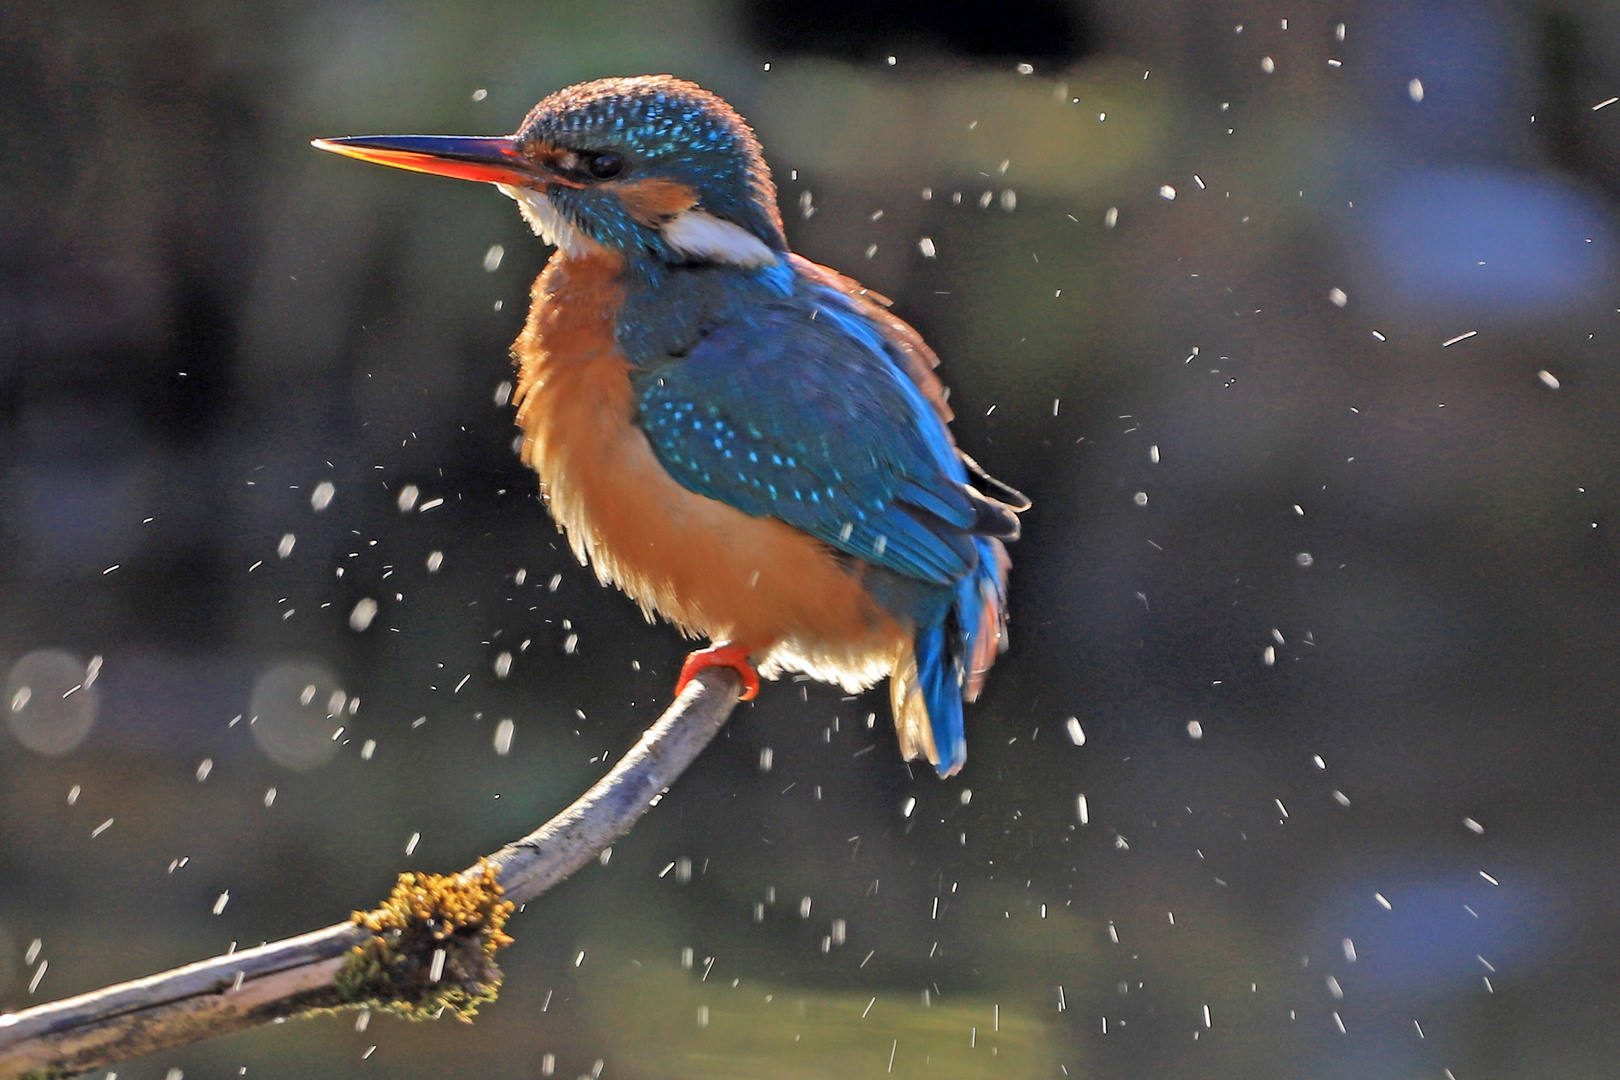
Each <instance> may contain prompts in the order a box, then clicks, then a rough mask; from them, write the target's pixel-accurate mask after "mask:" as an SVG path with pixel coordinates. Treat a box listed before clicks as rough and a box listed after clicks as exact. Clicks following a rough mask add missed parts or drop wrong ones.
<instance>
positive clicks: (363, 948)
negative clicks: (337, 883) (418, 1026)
mask: <svg viewBox="0 0 1620 1080" xmlns="http://www.w3.org/2000/svg"><path fill="white" fill-rule="evenodd" d="M478 865H479V869H478V872H477V873H469V874H467V875H461V874H401V875H400V876H399V881H398V882H397V883H396V884H395V885H394V891H393V893H392V894H391V895H390V896H389V897H388V899H387V900H385V901H383V904H382V906H381V907H379V908H377V909H376V910H375V911H357V912H355V913H354V915H353V916H351V920H352V921H353V922H355V923H357V924H358V925H360V926H363V927H365V928H366V929H367V930H370V931H371V933H372V937H371V938H369V939H368V940H367V941H366V942H365V943H363V944H361V945H357V946H355V947H354V949H353V950H352V951H351V952H350V954H349V958H348V960H347V961H345V962H344V965H343V968H342V970H340V971H339V972H338V976H337V991H338V994H339V996H340V997H341V998H342V1001H343V1003H344V1004H346V1005H352V1006H369V1007H371V1008H375V1009H385V1010H387V1011H389V1012H394V1013H398V1014H400V1015H402V1016H406V1017H409V1018H411V1019H413V1020H425V1019H430V1018H433V1017H437V1016H439V1015H440V1014H441V1013H443V1012H445V1011H446V1010H448V1011H449V1012H450V1013H452V1014H453V1015H454V1016H455V1017H456V1018H457V1019H459V1020H469V1019H470V1018H471V1017H472V1016H473V1014H474V1013H476V1012H477V1011H478V1006H479V1005H482V1004H484V1003H485V1002H489V1001H494V1000H495V994H496V991H497V990H498V989H499V987H500V985H501V969H500V968H499V967H498V966H496V964H495V952H496V950H498V949H500V948H501V947H502V946H505V945H509V944H511V942H512V939H511V938H510V937H508V936H507V935H506V934H505V933H503V932H502V928H503V927H504V926H505V925H506V919H507V916H509V915H510V914H511V913H512V902H511V901H510V900H502V899H501V892H502V890H501V885H500V880H499V874H498V872H497V871H496V869H495V867H494V865H493V864H492V863H490V862H489V861H488V860H487V859H480V860H479V864H478Z"/></svg>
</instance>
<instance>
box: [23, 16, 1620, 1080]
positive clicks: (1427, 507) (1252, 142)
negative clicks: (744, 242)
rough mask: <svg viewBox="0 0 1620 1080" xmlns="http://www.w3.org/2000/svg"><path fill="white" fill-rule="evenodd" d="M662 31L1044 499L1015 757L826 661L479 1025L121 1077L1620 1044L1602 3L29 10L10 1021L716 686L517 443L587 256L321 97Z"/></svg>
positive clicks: (416, 85)
mask: <svg viewBox="0 0 1620 1080" xmlns="http://www.w3.org/2000/svg"><path fill="white" fill-rule="evenodd" d="M651 72H673V73H675V74H678V75H681V76H684V77H687V78H692V79H695V80H697V81H699V82H701V83H702V84H703V85H705V86H706V87H708V88H710V89H712V90H714V91H716V92H718V93H720V94H722V95H723V96H725V97H726V98H728V99H729V100H730V101H732V102H733V103H734V104H735V105H737V107H738V108H739V109H740V110H741V111H742V112H743V113H744V114H745V115H746V116H747V117H748V118H749V120H750V121H751V122H752V124H753V125H754V126H755V128H756V129H757V130H758V132H759V134H760V137H761V139H762V140H763V142H764V144H765V147H766V152H767V154H768V156H769V158H770V161H771V164H772V166H773V168H774V170H775V175H776V181H777V184H778V185H779V188H780V191H781V201H782V206H783V211H784V215H785V217H786V219H787V227H788V232H789V236H790V238H791V239H792V241H793V243H794V245H795V247H796V248H797V249H798V250H800V251H802V252H804V253H805V254H807V255H809V256H810V257H812V258H814V259H816V260H818V261H821V262H825V263H828V264H831V265H833V266H835V267H837V268H839V269H841V270H843V271H845V272H847V273H850V274H852V275H854V276H857V277H859V278H861V279H862V280H863V281H864V282H865V283H866V284H868V285H870V286H871V287H873V288H875V289H877V290H879V291H881V292H883V293H886V294H888V295H889V296H891V297H893V298H895V300H896V301H897V304H896V309H897V310H898V311H899V312H900V313H901V314H902V315H903V316H904V317H905V318H907V319H908V320H910V321H911V322H913V323H914V324H915V325H916V326H917V327H918V328H919V329H920V330H922V332H923V333H924V334H925V335H926V336H927V337H928V339H929V340H930V341H931V342H932V343H933V345H934V346H935V347H936V348H937V350H938V351H939V353H940V354H941V356H942V357H943V358H944V366H943V369H942V371H943V373H944V375H945V377H946V379H947V381H948V382H949V383H950V384H951V386H952V387H953V390H954V396H953V398H952V403H953V404H954V405H955V407H956V411H957V414H958V418H959V419H958V422H957V424H956V431H957V434H958V438H959V439H960V441H961V442H962V443H963V444H964V446H965V447H966V448H968V449H969V450H970V452H972V453H973V454H974V455H975V456H976V457H977V458H978V459H979V460H980V461H982V462H983V463H984V464H985V465H986V467H987V468H989V469H990V470H991V471H993V472H994V473H996V474H997V475H998V476H1001V477H1003V478H1005V479H1006V480H1008V481H1009V482H1012V483H1014V484H1016V485H1017V486H1018V487H1020V488H1022V489H1024V490H1025V491H1027V492H1029V493H1030V494H1031V495H1032V496H1033V498H1034V499H1035V504H1036V505H1035V509H1034V510H1033V511H1031V512H1030V513H1029V514H1028V515H1026V517H1025V539H1023V540H1022V541H1020V542H1019V543H1018V545H1017V546H1016V548H1015V550H1014V551H1013V557H1014V559H1015V563H1016V566H1015V570H1014V577H1013V585H1012V590H1013V593H1012V595H1013V603H1012V608H1013V615H1012V619H1013V621H1012V635H1013V647H1012V651H1011V652H1010V653H1008V654H1007V655H1006V656H1005V657H1004V658H1003V660H1002V661H1001V663H1000V665H999V666H998V667H997V669H996V671H995V673H994V675H993V676H992V678H991V680H990V687H989V690H988V692H987V694H986V695H985V697H984V699H983V700H982V701H981V702H980V704H978V705H977V706H976V707H975V708H973V709H972V710H971V711H970V715H969V744H970V755H969V760H968V765H967V767H966V769H965V770H964V772H963V773H962V774H961V775H960V776H958V777H956V778H954V779H952V780H949V781H940V780H938V779H936V778H934V777H933V776H932V775H931V773H930V772H929V770H926V769H915V768H907V767H906V766H905V765H903V764H902V763H901V762H900V760H899V757H898V754H897V752H896V749H895V740H894V735H893V732H892V729H891V725H890V722H889V719H888V715H887V708H886V706H885V704H884V699H883V697H882V696H881V694H869V695H866V696H863V697H860V698H848V697H843V696H840V695H839V694H838V693H836V692H834V691H832V690H829V689H827V688H823V687H819V686H815V685H810V684H804V683H791V682H789V683H778V684H774V685H769V686H768V687H767V688H766V690H765V692H764V694H763V695H762V696H761V698H760V700H759V701H758V702H757V703H756V704H754V705H752V706H745V707H743V708H741V709H739V710H738V712H737V714H736V716H735V717H734V719H733V721H732V723H731V725H730V728H729V730H728V731H727V732H726V733H725V734H724V735H723V736H722V737H721V739H720V740H719V741H718V742H717V743H716V744H715V745H714V746H713V747H712V748H711V749H710V750H709V751H708V752H707V753H706V754H705V755H704V757H703V758H702V759H701V760H700V761H699V763H698V764H697V765H696V766H695V767H694V768H693V769H692V770H691V771H690V772H689V773H688V774H687V775H686V776H685V777H684V778H683V779H682V781H681V782H680V784H679V786H678V787H677V788H675V789H674V790H673V791H672V792H671V794H670V796H669V797H668V798H666V799H665V800H664V802H663V803H662V805H660V806H659V807H658V808H657V809H656V810H654V811H653V812H652V813H651V814H650V815H649V816H648V818H647V819H645V820H644V821H643V823H642V824H641V825H640V826H639V827H638V828H637V829H636V830H635V831H634V832H633V833H632V834H631V835H630V836H629V837H627V838H626V839H625V840H624V841H623V842H621V843H620V844H619V845H618V846H617V847H616V848H615V849H614V852H613V855H612V858H611V861H609V862H607V863H606V864H605V865H601V864H593V865H592V866H590V867H588V868H587V869H586V870H584V871H582V872H581V873H580V874H578V875H577V876H576V877H575V878H574V879H573V880H571V881H570V882H568V883H567V884H565V885H563V886H562V887H560V888H558V889H557V890H556V891H555V892H553V893H551V894H549V895H547V896H546V897H544V898H543V899H542V900H540V901H538V902H536V903H534V904H532V905H530V910H528V911H527V912H525V913H524V914H522V915H520V916H518V917H517V918H516V919H515V920H514V922H513V924H512V927H511V929H512V930H513V932H514V933H515V935H516V937H517V943H516V944H515V945H514V946H513V947H512V948H511V949H509V950H507V951H506V952H505V953H504V954H503V958H502V964H503V966H504V968H505V970H506V973H507V981H506V986H505V988H504V990H503V992H502V995H501V999H500V1001H499V1002H498V1003H497V1004H495V1005H494V1006H492V1007H490V1008H488V1009H487V1010H486V1011H485V1012H484V1013H483V1014H482V1015H481V1016H480V1017H479V1019H478V1021H477V1023H476V1024H475V1025H473V1026H470V1027H467V1026H462V1025H457V1024H453V1023H450V1022H448V1021H447V1022H442V1023H438V1024H426V1025H411V1024H405V1023H402V1022H398V1021H395V1020H392V1019H390V1018H387V1017H377V1018H374V1019H372V1020H371V1022H370V1024H369V1026H367V1027H366V1028H365V1029H364V1030H356V1026H357V1025H356V1023H355V1019H356V1018H355V1016H354V1014H347V1015H342V1016H336V1017H325V1018H321V1019H317V1020H312V1021H304V1022H299V1023H296V1024H289V1025H286V1026H278V1027H273V1028H269V1029H265V1030H260V1031H255V1032H250V1033H245V1034H242V1035H238V1036H235V1037H232V1038H229V1039H223V1040H218V1041H214V1042H210V1043H206V1044H203V1045H199V1046H196V1047H193V1048H190V1049H186V1050H183V1051H179V1052H175V1053H170V1054H163V1055H158V1056H157V1057H154V1058H152V1059H148V1060H144V1061H140V1062H135V1063H130V1064H128V1065H125V1066H120V1068H119V1069H118V1074H119V1075H120V1076H121V1077H125V1078H126V1080H128V1078H132V1077H133V1078H147V1077H151V1078H157V1077H164V1076H172V1075H174V1074H172V1073H171V1072H170V1070H172V1069H181V1070H183V1072H184V1074H185V1075H186V1076H192V1077H213V1076H218V1077H223V1076H227V1075H242V1074H243V1070H245V1075H248V1076H250V1077H251V1076H287V1075H298V1076H302V1077H306V1078H309V1080H316V1078H324V1077H334V1078H335V1077H350V1076H366V1075H375V1076H386V1077H429V1076H446V1075H454V1076H480V1077H522V1078H529V1077H539V1076H548V1075H556V1076H563V1077H575V1076H580V1075H591V1076H601V1077H604V1078H608V1080H611V1078H614V1077H626V1078H642V1077H783V1078H798V1077H831V1076H838V1077H842V1076H878V1075H888V1074H890V1073H892V1074H893V1075H897V1076H917V1077H923V1076H929V1077H942V1078H950V1077H977V1076H1005V1077H1042V1078H1044V1077H1061V1076H1069V1077H1099V1078H1101V1077H1110V1078H1112V1077H1118V1078H1126V1077H1129V1078H1156V1077H1163V1078H1171V1077H1187V1076H1202V1077H1272V1076H1315V1077H1329V1078H1336V1077H1345V1078H1349V1077H1357V1078H1365V1077H1402V1078H1404V1077H1448V1078H1453V1080H1475V1078H1483V1077H1543V1076H1549V1075H1557V1076H1561V1077H1600V1076H1602V1077H1612V1076H1620V1064H1617V1063H1620V1024H1617V1021H1620V998H1617V996H1616V993H1615V991H1616V984H1617V981H1620V955H1617V951H1616V947H1615V942H1616V941H1617V940H1620V888H1617V886H1620V832H1617V830H1616V828H1615V825H1614V823H1615V820H1616V818H1617V816H1620V778H1617V769H1620V726H1617V717H1616V708H1617V704H1616V703H1617V692H1620V677H1617V671H1620V664H1617V658H1620V575H1617V570H1620V538H1617V536H1616V531H1617V527H1620V395H1617V391H1620V370H1617V367H1616V362H1615V361H1616V346H1617V342H1620V283H1617V251H1616V246H1617V240H1616V200H1617V199H1620V104H1614V100H1615V97H1616V96H1617V95H1620V7H1617V6H1615V5H1613V4H1610V3H1602V2H1599V0H1564V2H1557V0H1549V2H1545V3H1531V2H1525V3H1522V4H1518V5H1506V4H1495V3H1488V2H1479V0H1408V2H1395V0H1390V2H1384V3H1378V2H1367V3H1360V2H1354V0H1345V2H1343V3H1331V4H1330V3H1323V2H1313V0H1307V2H1303V3H1275V2H1245V0H1233V2H1226V0H1221V2H1212V3H1198V2H1181V3H1174V2H1167V0H1135V2H1125V0H1029V2H1025V3H1016V4H992V3H977V4H975V3H965V2H964V3H943V4H939V3H925V2H921V0H895V2H891V3H881V2H874V3H868V2H861V0H819V2H818V0H660V2H657V3H652V2H638V0H631V2H602V3H597V4H592V5H583V4H575V3H564V2H529V3H516V2H500V0H484V2H466V3H459V2H458V3H402V4H393V5H382V4H371V3H353V4H345V3H336V2H322V0H283V2H269V0H263V2H253V3H236V4H216V3H204V2H201V0H144V2H142V3H138V4H137V3H125V2H115V0H107V2H92V0H67V2H60V3H43V2H35V3H26V2H21V3H19V2H12V3H6V4H4V5H0V153H3V156H4V160H5V162H6V163H7V165H6V168H5V169H4V171H3V173H0V505H3V507H4V513H3V515H0V531H3V533H4V542H3V544H0V673H3V674H4V678H5V687H4V697H3V699H0V713H3V714H4V720H5V722H4V724H0V1007H3V1008H7V1009H15V1008H19V1007H23V1006H26V1005H29V1004H32V1003H37V1002H40V1001H44V1000H49V999H53V998H58V997H63V996H66V995H69V994H73V993H78V992H81V991H85V990H89V989H92V988H94V987H97V986H100V985H103V984H105V983H109V982H112V981H115V980H120V979H127V978H132V977H135V976H139V975H144V974H147V973H149V972H152V971H155V970H158V969H161V968H166V967H169V966H172V965H176V964H180V963H183V962H187V961H191V960H194V959H198V958H201V957H204V956H207V955H212V954H214V953H217V952H220V951H223V950H225V949H226V948H228V947H230V946H231V945H232V944H233V943H235V944H236V945H238V946H243V947H245V946H249V945H256V944H258V943H259V942H260V941H263V940H266V939H272V938H276V937H279V936H283V935H287V934H290V933H294V932H297V931H301V930H305V929H310V928H314V927H316V926H321V925H325V924H327V923H330V922H333V921H337V920H339V919H341V918H343V917H344V916H346V915H347V914H348V912H349V911H350V910H351V909H352V908H357V907H369V906H371V905H372V904H373V903H375V902H376V900H378V899H379V898H380V897H381V896H382V895H383V894H384V893H385V892H386V891H387V889H388V887H389V885H390V883H391V881H392V879H393V876H394V875H395V873H397V872H398V871H399V870H402V869H424V870H437V871H450V870H455V869H459V868H461V867H463V866H465V865H467V864H468V863H469V862H471V861H472V860H473V859H474V858H475V857H476V856H477V855H478V854H479V853H481V852H486V851H490V850H493V849H494V848H496V847H498V846H499V845H500V844H501V843H502V842H504V841H505V840H507V839H510V838H512V837H514V836H516V835H518V834H520V833H521V832H524V831H526V830H527V829H529V828H530V827H532V826H533V825H534V824H536V823H538V822H539V821H541V820H543V819H544V818H545V817H547V816H549V815H550V814H552V813H553V812H555V811H556V810H558V809H559V808H561V807H562V806H564V805H565V804H566V803H567V802H568V801H569V800H571V799H572V798H573V797H574V796H575V795H576V794H578V793H579V792H580V791H582V790H583V789H584V788H585V787H586V786H588V785H589V784H590V783H591V782H593V781H594V780H595V779H596V778H597V777H598V776H599V775H600V774H601V773H602V772H603V771H605V769H606V768H607V767H608V765H609V764H610V763H611V761H612V760H614V759H615V758H616V757H617V756H618V755H619V754H620V753H622V752H623V751H624V750H625V749H626V748H627V747H628V746H629V745H630V744H631V743H633V741H634V740H635V739H636V738H637V736H638V735H639V734H640V732H641V730H642V729H643V728H644V727H645V725H646V724H647V723H648V722H650V720H651V719H652V718H653V717H654V716H656V715H657V713H658V711H659V710H660V709H661V708H662V707H663V706H664V705H665V704H667V702H668V700H669V696H670V690H671V687H672V684H673V680H674V676H675V674H676V671H677V670H678V666H679V662H680V658H681V657H682V656H683V654H684V652H685V649H686V646H685V645H684V644H683V643H682V642H681V641H680V640H678V637H677V635H676V634H675V633H674V632H673V631H672V630H670V629H669V628H668V627H651V626H647V625H646V624H644V623H643V622H642V620H641V618H640V616H639V615H638V614H637V612H636V609H635V608H634V606H633V605H632V604H630V603H629V602H628V601H626V600H625V599H623V598H622V597H620V596H619V595H617V594H616V593H614V592H612V591H610V590H604V589H603V588H601V587H599V586H598V585H597V584H596V582H595V580H594V578H593V576H592V575H591V574H590V572H589V571H587V570H584V569H582V568H580V567H579V566H578V565H576V564H575V563H574V562H573V560H572V559H571V557H570V556H569V555H568V553H567V550H566V547H565V545H563V544H562V543H561V541H560V538H559V537H558V536H557V534H556V532H555V530H554V529H553V527H552V525H551V523H550V522H549V520H548V518H547V516H546V513H545V511H544V508H543V507H542V506H541V505H540V503H539V501H538V499H537V497H536V488H535V481H534V478H533V476H532V475H531V474H530V473H529V472H527V471H526V470H525V469H524V468H523V467H522V466H521V465H520V463H519V462H518V460H517V457H516V455H515V453H514V447H513V440H514V436H515V434H516V432H515V430H514V429H513V428H512V426H511V408H510V405H509V404H508V402H507V399H508V396H509V394H510V391H511V370H510V366H509V363H508V360H507V349H508V346H509V343H510V342H511V340H512V339H513V338H514V337H515V336H516V333H517V330H518V328H519V326H520V325H521V322H522V319H523V316H524V312H525V310H526V307H527V292H528V287H529V284H530V282H531V281H532V280H533V278H534V276H535V274H536V273H537V272H538V271H539V269H540V267H541V266H542V264H543V263H544V261H545V259H546V257H547V255H548V254H549V252H548V251H547V250H546V249H544V248H543V247H542V246H541V245H540V244H539V243H538V242H537V241H536V240H535V239H534V238H533V237H531V236H530V235H529V234H528V231H527V229H526V228H525V227H524V226H523V224H522V222H521V221H520V220H519V218H518V216H517V214H516V213H514V212H513V206H512V204H511V203H510V202H509V201H508V200H506V199H504V198H501V197H499V196H498V195H497V194H496V193H494V192H492V191H489V190H488V189H487V188H483V187H480V186H476V185H472V184H463V183H457V182H450V181H444V180H439V179H432V178H427V177H422V176H413V175H408V174H404V173H398V172H393V171H389V170H384V169H376V168H370V167H363V166H361V165H358V164H356V163H354V162H348V161H342V160H339V159H337V158H334V157H332V156H329V155H322V154H318V153H316V152H315V151H313V150H311V149H310V148H309V146H308V141H309V139H310V138H312V137H316V136H329V135H344V134H364V133H400V132H456V133H467V134H494V133H501V132H507V131H510V130H512V129H514V128H515V127H516V126H517V124H518V122H519V121H520V120H521V118H522V116H523V114H524V113H525V112H526V111H527V109H528V108H529V106H530V105H531V104H533V102H535V101H536V100H538V99H539V98H540V97H542V96H544V95H545V94H547V93H549V92H551V91H552V90H555V89H557V88H559V87H562V86H564V85H567V84H569V83H572V82H575V81H578V80H582V79H587V78H594V77H598V76H603V75H615V74H636V73H651ZM925 241H927V242H926V243H925ZM927 253H931V254H927ZM1077 744H1078V745H1077Z"/></svg>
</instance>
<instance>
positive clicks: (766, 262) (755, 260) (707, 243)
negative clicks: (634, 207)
mask: <svg viewBox="0 0 1620 1080" xmlns="http://www.w3.org/2000/svg"><path fill="white" fill-rule="evenodd" d="M659 231H660V232H661V233H663V234H664V242H665V243H667V244H668V245H669V246H670V247H672V248H674V249H675V250H676V251H678V252H680V253H681V254H682V255H685V256H686V257H687V258H689V259H693V260H696V261H698V262H721V263H730V264H731V265H732V266H770V265H771V264H773V263H775V262H776V252H774V251H772V250H771V249H770V246H769V245H767V244H766V243H765V241H763V240H761V239H760V238H759V237H757V236H755V235H754V234H753V233H751V232H749V231H748V230H747V229H745V228H743V227H742V226H741V225H733V224H732V223H731V222H729V221H722V220H721V219H720V218H717V217H715V216H714V215H713V214H707V213H704V212H703V211H702V210H686V211H683V212H681V213H680V214H677V215H676V216H675V217H673V218H671V219H670V220H669V221H668V222H666V223H665V224H664V225H663V226H662V227H661V228H660V229H659Z"/></svg>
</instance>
